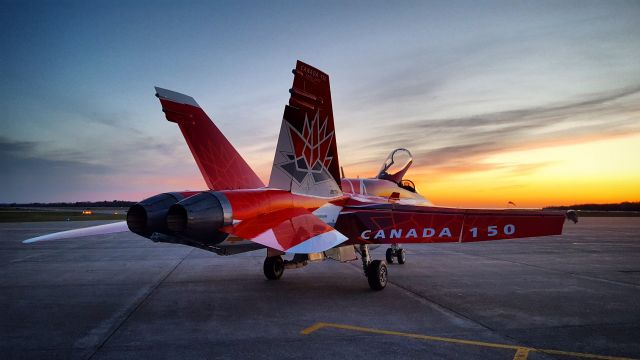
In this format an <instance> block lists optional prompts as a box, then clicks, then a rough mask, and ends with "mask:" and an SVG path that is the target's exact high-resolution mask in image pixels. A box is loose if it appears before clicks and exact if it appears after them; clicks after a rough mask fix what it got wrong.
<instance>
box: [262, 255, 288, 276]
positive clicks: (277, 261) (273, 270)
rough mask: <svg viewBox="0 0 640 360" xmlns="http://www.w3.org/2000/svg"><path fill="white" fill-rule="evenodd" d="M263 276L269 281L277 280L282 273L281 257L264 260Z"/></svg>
mask: <svg viewBox="0 0 640 360" xmlns="http://www.w3.org/2000/svg"><path fill="white" fill-rule="evenodd" d="M262 269H263V270H264V276H266V277H267V279H269V280H278V279H280V277H281V276H282V273H284V261H283V260H282V257H281V256H269V257H267V258H265V259H264V266H263V267H262Z"/></svg>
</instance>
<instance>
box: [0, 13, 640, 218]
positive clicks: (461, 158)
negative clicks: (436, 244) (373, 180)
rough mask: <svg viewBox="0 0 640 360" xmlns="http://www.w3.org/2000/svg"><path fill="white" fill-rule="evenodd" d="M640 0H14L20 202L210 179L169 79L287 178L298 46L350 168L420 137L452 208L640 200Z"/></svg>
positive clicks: (5, 197)
mask: <svg viewBox="0 0 640 360" xmlns="http://www.w3.org/2000/svg"><path fill="white" fill-rule="evenodd" d="M639 19H640V2H638V1H596V2H589V1H576V2H572V1H550V2H545V1H531V2H514V1H504V2H476V1H469V2H449V1H442V2H439V1H438V2H435V1H417V2H401V3H398V2H376V1H373V2H372V1H362V2H343V1H335V2H333V1H314V2H306V1H273V2H272V1H263V2H240V1H238V2H236V1H234V2H226V1H225V2H217V4H211V3H209V2H205V1H202V2H176V1H166V2H165V1H153V2H151V1H150V2H143V1H139V2H124V1H122V2H118V1H95V2H94V1H91V2H80V1H78V2H66V1H65V2H53V1H52V2H47V1H20V2H6V1H2V2H0V30H1V31H2V34H3V35H2V38H1V40H0V52H1V53H2V55H1V56H0V76H1V79H2V81H0V105H1V106H2V114H1V115H0V126H1V129H2V131H0V168H1V169H2V170H1V172H0V203H8V202H34V201H39V202H52V201H81V200H114V199H120V200H140V199H142V198H144V197H147V196H150V195H154V194H157V193H160V192H165V191H173V190H184V189H205V185H204V181H203V180H202V177H201V176H200V174H199V172H198V169H197V167H196V165H195V162H194V161H193V159H192V157H191V154H190V153H189V150H188V148H187V146H186V144H185V142H184V140H183V139H182V136H181V134H180V131H179V130H178V128H177V126H176V125H175V124H173V123H170V122H168V121H166V120H165V118H164V114H163V113H162V112H161V108H160V104H159V102H158V100H157V99H156V98H155V97H154V89H153V86H161V87H165V88H169V89H172V90H175V91H179V92H183V93H186V94H189V95H192V96H193V97H194V98H195V99H196V101H197V102H198V103H199V104H200V105H201V106H202V107H203V108H204V110H205V111H206V112H207V113H208V114H209V115H210V116H211V117H212V118H213V119H214V121H215V122H216V124H217V125H218V127H219V128H220V129H221V130H222V131H223V132H224V133H225V134H226V136H227V137H228V138H229V140H230V141H231V142H232V143H233V144H234V145H235V146H236V148H237V149H238V150H239V151H240V153H242V154H243V155H244V157H245V159H246V160H247V162H248V163H249V164H250V165H251V166H252V167H253V168H254V169H255V170H256V172H257V173H258V175H259V176H260V177H261V178H262V179H263V180H264V181H265V182H267V180H268V177H269V172H270V169H271V162H272V160H273V155H274V148H275V144H276V140H277V135H278V131H279V128H280V121H281V119H282V111H283V109H284V105H285V103H286V102H287V100H288V96H289V94H288V89H289V88H290V87H291V82H292V79H293V76H292V74H291V69H292V68H293V67H294V66H295V62H296V60H297V59H300V60H302V61H305V62H307V63H309V64H311V65H314V66H316V67H318V68H319V69H321V70H323V71H325V72H326V73H328V74H329V75H330V77H331V87H332V98H333V106H334V117H335V122H336V131H337V133H336V136H337V141H338V151H339V154H340V164H341V165H342V166H343V167H344V169H345V173H346V175H347V176H349V177H356V176H360V177H371V176H374V175H375V173H376V170H378V168H379V166H380V163H381V162H382V161H383V160H384V158H385V157H386V155H387V154H388V153H389V152H390V151H391V150H393V149H394V148H397V147H406V148H408V149H410V150H411V151H412V153H413V155H414V167H413V168H412V170H410V171H409V173H408V174H407V178H410V179H412V180H413V181H414V182H415V183H416V185H417V188H418V191H419V192H421V193H422V194H424V195H425V196H426V197H427V198H429V199H430V200H431V201H433V202H434V203H436V204H438V205H447V206H460V207H463V206H472V207H504V206H507V202H509V201H512V202H514V203H516V204H517V206H519V207H539V206H547V205H567V204H576V203H591V202H597V203H609V202H620V201H640V21H639Z"/></svg>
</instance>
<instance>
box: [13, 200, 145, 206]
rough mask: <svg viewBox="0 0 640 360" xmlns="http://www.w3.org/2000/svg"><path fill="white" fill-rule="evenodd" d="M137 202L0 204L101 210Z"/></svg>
mask: <svg viewBox="0 0 640 360" xmlns="http://www.w3.org/2000/svg"><path fill="white" fill-rule="evenodd" d="M135 203H136V202H135V201H123V200H113V201H78V202H56V203H26V204H18V203H12V204H0V207H58V208H65V207H69V208H72V207H73V208H77V207H85V208H99V207H129V206H131V205H133V204H135Z"/></svg>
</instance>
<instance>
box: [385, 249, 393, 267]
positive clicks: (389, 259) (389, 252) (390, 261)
mask: <svg viewBox="0 0 640 360" xmlns="http://www.w3.org/2000/svg"><path fill="white" fill-rule="evenodd" d="M386 257H387V264H393V249H392V248H388V249H387V253H386Z"/></svg>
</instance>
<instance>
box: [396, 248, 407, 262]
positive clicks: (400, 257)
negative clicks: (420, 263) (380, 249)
mask: <svg viewBox="0 0 640 360" xmlns="http://www.w3.org/2000/svg"><path fill="white" fill-rule="evenodd" d="M397 256H398V264H404V263H405V262H406V261H407V253H406V252H405V251H404V249H400V250H398V252H397Z"/></svg>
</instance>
